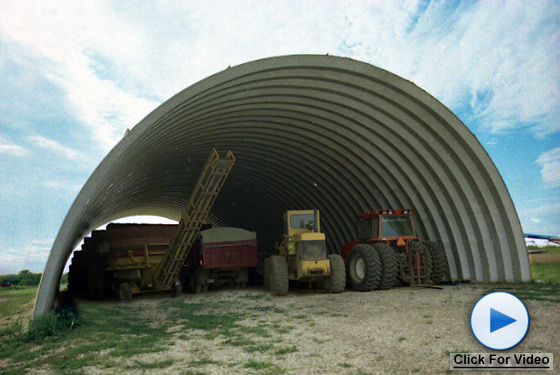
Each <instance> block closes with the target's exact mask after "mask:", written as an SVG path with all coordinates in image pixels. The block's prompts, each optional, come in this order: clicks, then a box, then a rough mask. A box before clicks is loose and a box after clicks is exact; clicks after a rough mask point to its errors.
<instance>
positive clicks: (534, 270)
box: [531, 263, 560, 284]
mask: <svg viewBox="0 0 560 375" xmlns="http://www.w3.org/2000/svg"><path fill="white" fill-rule="evenodd" d="M531 274H532V275H533V280H541V281H544V282H545V283H550V284H560V263H557V264H538V263H536V264H531Z"/></svg>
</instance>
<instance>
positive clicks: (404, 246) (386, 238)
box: [341, 209, 449, 291]
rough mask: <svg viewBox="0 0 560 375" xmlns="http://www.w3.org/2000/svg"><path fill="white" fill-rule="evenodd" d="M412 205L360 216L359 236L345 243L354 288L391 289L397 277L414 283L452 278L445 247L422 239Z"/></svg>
mask: <svg viewBox="0 0 560 375" xmlns="http://www.w3.org/2000/svg"><path fill="white" fill-rule="evenodd" d="M414 213H415V210H412V209H384V210H377V211H370V212H365V213H363V214H360V215H358V216H357V218H358V220H359V221H360V228H359V233H358V238H357V240H356V241H353V242H349V243H347V244H345V245H343V246H342V250H341V255H342V257H343V258H344V259H345V262H346V274H347V277H348V283H349V285H350V286H351V287H352V289H354V290H358V291H369V290H373V289H389V288H391V287H392V286H394V285H395V283H396V282H397V281H400V282H401V283H403V284H407V285H410V286H417V285H431V284H433V283H434V282H436V283H437V282H442V281H446V280H448V279H449V264H448V262H447V256H446V254H445V251H444V249H443V248H442V247H441V245H440V244H438V243H437V242H433V241H424V242H420V241H419V239H418V235H417V234H416V230H415V228H414V223H413V221H412V215H413V214H414Z"/></svg>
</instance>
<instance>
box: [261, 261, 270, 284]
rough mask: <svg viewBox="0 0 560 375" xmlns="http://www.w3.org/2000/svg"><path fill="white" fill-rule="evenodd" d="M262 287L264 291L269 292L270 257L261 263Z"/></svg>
mask: <svg viewBox="0 0 560 375" xmlns="http://www.w3.org/2000/svg"><path fill="white" fill-rule="evenodd" d="M263 285H264V289H266V290H270V257H268V258H265V260H264V262H263Z"/></svg>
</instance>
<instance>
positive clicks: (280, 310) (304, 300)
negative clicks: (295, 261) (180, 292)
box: [94, 284, 560, 374]
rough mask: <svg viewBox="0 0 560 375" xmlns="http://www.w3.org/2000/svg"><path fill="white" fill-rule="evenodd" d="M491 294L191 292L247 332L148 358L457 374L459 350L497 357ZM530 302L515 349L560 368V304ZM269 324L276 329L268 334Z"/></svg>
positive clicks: (204, 369) (152, 304)
mask: <svg viewBox="0 0 560 375" xmlns="http://www.w3.org/2000/svg"><path fill="white" fill-rule="evenodd" d="M488 290H489V288H488V287H484V286H481V285H475V284H472V285H471V284H464V285H452V286H443V287H441V289H431V288H394V289H390V290H386V291H375V292H369V293H359V292H352V291H346V292H344V293H342V294H336V295H334V294H325V293H323V292H318V291H313V290H296V291H290V293H289V294H288V295H287V296H285V297H270V296H269V295H268V293H267V292H265V291H264V290H262V289H248V290H243V291H233V290H222V291H215V292H210V293H207V294H205V295H195V296H193V295H186V294H185V295H184V297H182V298H184V299H185V302H186V303H189V302H201V301H213V303H218V304H219V303H221V304H222V306H225V307H223V308H222V312H235V313H238V314H241V315H242V316H244V317H245V318H244V320H243V321H242V323H243V324H245V325H246V326H247V327H248V328H247V331H246V333H245V334H244V335H243V337H239V336H237V337H235V338H228V337H224V336H216V337H212V336H209V335H208V334H204V333H203V332H200V333H199V334H197V333H196V332H191V333H190V334H188V335H184V334H183V335H179V336H177V341H176V343H175V345H174V346H173V347H172V348H171V349H170V350H169V351H167V352H165V353H159V354H151V355H146V356H144V357H143V359H144V360H161V359H162V358H170V357H172V358H174V359H175V360H176V362H175V364H174V365H173V366H172V367H169V368H166V369H161V370H158V372H161V373H169V374H173V373H185V374H231V373H258V374H284V373H286V374H377V373H380V374H394V373H421V374H432V373H449V372H450V371H449V352H473V353H477V352H488V351H489V349H486V348H485V347H483V346H482V345H480V344H479V343H478V341H476V339H475V338H474V337H473V335H472V333H471V330H470V324H469V317H470V312H471V309H472V307H473V306H474V304H475V303H476V301H477V300H478V299H479V298H480V297H481V296H482V295H484V294H486V293H487V292H488ZM226 302H227V303H226ZM133 303H134V304H137V305H138V307H140V308H147V309H148V310H150V311H152V313H153V311H154V310H157V308H158V307H157V304H158V299H149V298H147V299H140V300H137V301H135V302H133ZM525 303H526V305H527V308H528V310H529V313H530V316H531V325H530V330H529V332H528V334H527V336H526V337H525V339H524V340H523V341H522V343H521V344H519V345H518V346H517V347H515V348H514V349H512V351H515V352H540V353H544V352H552V353H554V356H555V357H556V358H557V361H558V360H560V325H559V322H560V308H559V307H560V304H559V303H557V302H548V301H532V300H526V301H525ZM260 325H262V326H263V327H266V328H267V329H266V331H263V330H260V331H259V327H260ZM259 332H260V334H259ZM263 332H264V333H263ZM244 340H245V341H244ZM243 343H245V344H247V345H249V346H244V344H243ZM248 348H252V350H249V349H248ZM150 357H152V358H150ZM557 366H558V365H557ZM94 372H98V371H94ZM101 372H103V371H101ZM453 373H456V372H455V371H454V372H453ZM481 373H482V372H480V371H477V372H476V374H481ZM500 373H501V374H502V373H504V372H500ZM531 373H532V374H536V373H537V372H531ZM549 373H550V372H549ZM516 374H519V372H516Z"/></svg>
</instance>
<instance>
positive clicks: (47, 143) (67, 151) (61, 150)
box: [28, 136, 87, 160]
mask: <svg viewBox="0 0 560 375" xmlns="http://www.w3.org/2000/svg"><path fill="white" fill-rule="evenodd" d="M28 140H29V141H30V142H31V143H33V144H34V145H36V146H38V147H41V148H45V149H47V150H50V151H52V152H56V153H58V154H60V155H63V156H65V157H67V158H69V159H75V160H87V158H86V156H85V155H84V154H82V153H80V152H78V151H76V150H73V149H72V148H70V147H67V146H64V145H62V144H60V143H58V142H57V141H53V140H52V139H49V138H45V137H41V136H32V137H29V138H28Z"/></svg>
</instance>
